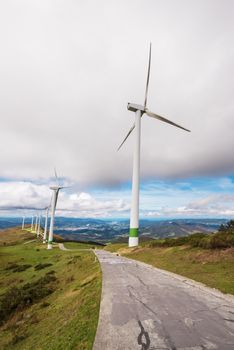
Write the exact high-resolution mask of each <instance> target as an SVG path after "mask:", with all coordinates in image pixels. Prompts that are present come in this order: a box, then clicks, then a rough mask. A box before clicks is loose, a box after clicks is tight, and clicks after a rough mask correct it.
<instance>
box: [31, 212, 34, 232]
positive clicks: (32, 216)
mask: <svg viewBox="0 0 234 350" xmlns="http://www.w3.org/2000/svg"><path fill="white" fill-rule="evenodd" d="M33 221H34V216H33V215H32V221H31V232H33Z"/></svg>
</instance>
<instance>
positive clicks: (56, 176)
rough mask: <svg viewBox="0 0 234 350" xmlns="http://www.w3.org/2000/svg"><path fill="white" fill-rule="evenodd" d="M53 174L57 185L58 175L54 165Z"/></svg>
mask: <svg viewBox="0 0 234 350" xmlns="http://www.w3.org/2000/svg"><path fill="white" fill-rule="evenodd" d="M54 176H55V179H56V182H57V185H58V186H59V180H58V175H57V171H56V168H55V167H54Z"/></svg>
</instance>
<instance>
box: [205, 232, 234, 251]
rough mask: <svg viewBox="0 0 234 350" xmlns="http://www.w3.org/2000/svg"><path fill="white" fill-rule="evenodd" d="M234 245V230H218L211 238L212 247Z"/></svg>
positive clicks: (229, 246)
mask: <svg viewBox="0 0 234 350" xmlns="http://www.w3.org/2000/svg"><path fill="white" fill-rule="evenodd" d="M231 247H234V232H221V231H220V232H217V233H215V234H214V235H213V236H212V237H211V239H210V248H211V249H217V248H231Z"/></svg>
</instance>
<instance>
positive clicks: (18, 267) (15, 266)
mask: <svg viewBox="0 0 234 350" xmlns="http://www.w3.org/2000/svg"><path fill="white" fill-rule="evenodd" d="M30 267H32V265H30V264H24V265H18V264H15V263H12V264H10V265H9V266H7V267H6V268H5V270H12V271H13V272H22V271H25V270H27V269H29V268H30Z"/></svg>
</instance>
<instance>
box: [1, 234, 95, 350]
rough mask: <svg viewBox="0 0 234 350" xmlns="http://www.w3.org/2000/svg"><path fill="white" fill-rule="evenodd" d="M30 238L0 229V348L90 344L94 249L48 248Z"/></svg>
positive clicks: (92, 335)
mask: <svg viewBox="0 0 234 350" xmlns="http://www.w3.org/2000/svg"><path fill="white" fill-rule="evenodd" d="M33 239H35V237H33V236H32V234H31V233H29V232H27V231H24V232H22V231H21V230H20V229H9V230H6V231H2V232H0V255H1V269H0V306H1V308H0V309H1V311H0V313H1V314H0V319H1V322H0V333H1V336H0V348H1V349H9V350H10V349H41V350H43V349H45V350H48V349H50V350H53V349H54V350H55V349H56V350H57V349H85V350H86V349H92V344H93V341H94V337H95V333H96V327H97V322H98V313H99V303H100V295H101V272H100V268H99V264H98V262H97V261H95V258H94V255H93V253H92V252H87V251H85V252H82V251H78V252H76V251H75V250H74V251H60V250H59V249H58V248H57V247H55V249H53V250H52V251H48V250H46V247H45V245H43V244H42V243H41V241H37V240H36V241H32V242H30V241H31V240H33ZM81 247H82V245H81V244H79V245H78V248H81ZM86 247H87V245H86ZM74 248H75V246H74Z"/></svg>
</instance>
